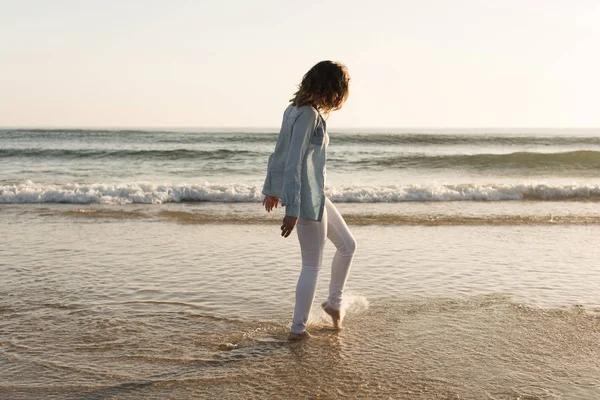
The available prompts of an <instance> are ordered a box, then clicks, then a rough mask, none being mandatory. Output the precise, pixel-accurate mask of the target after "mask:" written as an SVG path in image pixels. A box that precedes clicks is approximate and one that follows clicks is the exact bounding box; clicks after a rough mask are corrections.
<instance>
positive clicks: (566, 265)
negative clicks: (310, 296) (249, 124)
mask: <svg viewBox="0 0 600 400" xmlns="http://www.w3.org/2000/svg"><path fill="white" fill-rule="evenodd" d="M329 135H330V144H329V148H328V163H327V185H326V194H327V196H328V197H329V198H330V199H331V200H332V201H333V203H334V204H336V206H337V207H338V209H339V210H340V212H341V213H342V215H343V216H344V217H345V219H346V221H347V222H348V225H349V226H350V229H351V230H352V231H353V233H354V235H355V237H356V239H357V243H358V250H357V254H356V257H355V260H354V263H353V267H352V271H351V274H350V278H349V281H348V290H347V295H346V299H345V303H344V311H345V319H344V330H342V331H341V332H339V333H338V332H333V331H331V330H330V329H328V321H327V318H325V315H324V314H323V312H322V311H321V310H320V309H319V307H315V309H314V310H313V312H312V314H311V321H310V326H309V331H310V332H311V334H312V335H313V336H312V338H310V339H309V340H306V341H302V342H300V343H289V342H288V341H287V333H288V332H289V327H290V323H291V314H292V311H293V304H294V290H295V282H296V279H297V277H298V274H299V272H300V251H299V246H298V243H297V239H296V236H295V234H292V236H291V237H290V238H287V239H284V238H281V237H280V235H279V225H280V220H281V218H282V217H283V214H284V213H283V210H282V209H281V207H280V208H278V209H276V210H275V211H274V212H273V213H271V214H267V213H266V212H265V211H264V209H262V208H261V201H262V194H261V188H262V183H263V180H264V175H265V172H266V163H267V158H268V156H269V154H270V153H271V152H272V151H273V148H274V146H275V140H276V137H277V134H276V132H275V131H273V130H265V131H261V130H257V129H239V130H238V131H234V130H210V129H198V130H194V129H186V130H164V131H159V130H116V129H112V130H101V129H98V130H64V129H53V130H49V129H0V215H1V216H2V218H1V219H0V276H1V277H2V279H1V280H0V398H2V399H37V398H60V399H63V398H67V399H76V398H77V399H79V398H81V399H107V398H111V399H127V398H157V399H164V398H177V399H186V398H189V399H198V398H203V399H204V398H206V399H229V398H231V399H238V398H240V399H242V398H243V399H267V398H268V399H271V398H272V399H279V398H281V399H291V398H299V399H317V398H319V399H338V398H339V399H341V398H343V399H347V398H356V399H371V398H373V399H379V398H381V399H554V398H557V399H558V398H561V399H592V398H600V364H598V359H599V357H600V350H599V349H598V339H599V337H600V336H599V335H600V292H599V291H598V287H600V261H599V260H600V246H598V245H597V244H598V237H600V213H599V212H598V204H600V203H599V201H600V176H599V174H598V171H599V170H600V129H599V130H593V129H587V130H574V129H571V130H560V129H555V130H543V129H539V130H532V129H529V130H527V129H506V130H491V129H490V130H460V129H454V130H435V129H429V130H406V129H405V130H391V129H386V130H377V129H365V130H358V129H357V130H345V131H344V130H341V131H336V130H335V129H333V130H332V131H331V132H329ZM332 257H333V246H332V245H331V244H328V245H327V246H326V254H325V258H324V264H323V269H322V271H321V277H320V284H319V289H318V293H317V300H316V303H315V305H318V304H320V302H319V301H318V300H319V299H324V298H325V294H326V289H327V282H328V278H329V264H330V263H331V259H332Z"/></svg>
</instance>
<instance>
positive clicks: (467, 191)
mask: <svg viewBox="0 0 600 400" xmlns="http://www.w3.org/2000/svg"><path fill="white" fill-rule="evenodd" d="M261 189H262V188H261V187H260V186H257V185H248V184H242V183H233V184H211V183H205V184H190V185H188V184H179V185H171V184H155V183H149V182H132V183H126V184H105V183H97V184H75V183H72V184H64V185H51V184H39V183H34V182H31V181H26V182H24V183H20V184H15V185H0V203H4V204H19V203H73V204H94V203H98V204H163V203H178V202H242V203H250V202H259V201H262V198H263V195H262V193H261ZM326 195H327V196H328V197H329V198H330V199H332V201H334V202H345V203H399V202H446V201H514V200H529V201H563V200H577V201H600V185H594V184H571V185H560V184H543V183H523V184H488V185H479V184H462V185H390V186H337V187H329V188H327V190H326Z"/></svg>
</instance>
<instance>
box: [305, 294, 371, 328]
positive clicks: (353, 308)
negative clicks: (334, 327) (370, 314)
mask: <svg viewBox="0 0 600 400" xmlns="http://www.w3.org/2000/svg"><path fill="white" fill-rule="evenodd" d="M368 309H369V300H368V299H367V298H366V297H365V296H361V295H358V294H355V293H352V292H346V293H344V297H343V298H342V304H341V307H340V315H341V317H342V322H343V320H344V318H345V317H346V315H348V314H358V313H361V312H364V311H366V310H368ZM308 325H310V326H312V327H317V328H318V327H323V326H330V325H331V317H330V316H329V315H328V314H327V313H326V312H325V311H323V309H322V308H321V306H320V303H319V304H317V303H316V302H315V304H313V309H312V311H311V313H310V315H309V317H308Z"/></svg>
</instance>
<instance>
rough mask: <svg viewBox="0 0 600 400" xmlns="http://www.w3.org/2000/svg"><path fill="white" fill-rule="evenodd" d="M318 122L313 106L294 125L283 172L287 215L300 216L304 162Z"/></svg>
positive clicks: (301, 114) (283, 201) (283, 196)
mask: <svg viewBox="0 0 600 400" xmlns="http://www.w3.org/2000/svg"><path fill="white" fill-rule="evenodd" d="M316 124H317V115H316V113H315V111H314V110H313V108H312V107H311V108H307V109H305V111H303V112H301V113H300V115H299V116H298V117H297V118H296V120H295V121H294V124H293V125H292V138H291V142H290V147H289V150H288V154H287V159H286V163H285V170H284V172H283V194H282V198H281V202H282V203H283V204H284V205H285V215H287V216H291V217H299V216H300V188H301V179H302V163H303V162H304V156H305V154H306V150H307V148H308V143H309V141H310V136H311V135H312V133H313V131H314V130H315V126H316Z"/></svg>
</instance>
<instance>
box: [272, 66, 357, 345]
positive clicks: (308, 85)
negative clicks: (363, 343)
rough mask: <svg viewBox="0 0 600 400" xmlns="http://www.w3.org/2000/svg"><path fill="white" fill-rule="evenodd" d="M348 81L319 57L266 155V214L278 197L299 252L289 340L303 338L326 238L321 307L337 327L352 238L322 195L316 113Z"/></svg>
mask: <svg viewBox="0 0 600 400" xmlns="http://www.w3.org/2000/svg"><path fill="white" fill-rule="evenodd" d="M349 81H350V77H349V75H348V70H347V69H346V67H345V66H344V65H342V64H340V63H337V62H332V61H322V62H320V63H318V64H316V65H315V66H313V67H312V68H311V69H310V70H309V71H308V72H307V73H306V74H305V75H304V77H303V78H302V82H301V83H300V85H299V88H298V91H297V92H296V93H295V95H294V97H293V98H292V99H291V100H290V103H291V104H290V105H289V106H288V107H287V108H286V110H285V112H284V114H283V122H282V124H281V130H280V133H279V137H278V139H277V144H276V145H275V151H274V152H273V154H271V156H270V157H269V162H268V169H267V177H266V179H265V184H264V187H263V194H264V195H265V198H264V200H263V205H264V206H265V209H266V210H267V212H271V211H272V210H273V208H275V207H277V205H278V204H279V201H280V200H281V204H282V205H283V206H285V217H284V218H283V223H282V225H281V235H282V236H283V237H286V238H287V237H288V236H289V235H290V234H291V233H292V231H293V230H294V227H296V228H297V233H298V240H299V242H300V250H301V254H302V271H301V272H300V277H299V278H298V284H297V286H296V306H295V308H294V317H293V321H292V328H291V332H290V335H289V339H290V340H300V339H304V338H306V337H308V336H309V335H308V332H307V331H306V324H307V321H308V315H309V313H310V309H311V307H312V303H313V300H314V297H315V291H316V288H317V280H318V275H319V270H320V268H321V263H322V260H323V247H324V246H325V239H326V238H328V239H329V240H331V241H332V242H333V244H334V245H335V247H336V249H337V250H336V252H335V256H334V258H333V262H332V265H331V282H330V284H329V297H328V298H327V300H326V301H325V302H323V304H322V307H323V309H324V310H325V312H326V313H327V314H329V315H330V316H331V318H332V321H333V326H334V327H335V328H337V329H340V328H341V315H340V307H341V302H342V295H343V292H344V287H345V285H346V280H347V278H348V273H349V272H350V266H351V264H352V258H353V257H354V252H355V249H356V241H355V240H354V237H353V236H352V233H351V232H350V230H349V229H348V226H347V225H346V222H345V221H344V219H343V218H342V216H341V215H340V213H339V212H338V210H337V209H336V208H335V206H334V205H333V203H332V202H331V201H330V200H329V199H328V198H326V197H325V192H324V187H325V164H326V159H327V157H326V153H327V146H328V144H329V135H328V134H327V124H326V122H325V118H323V116H322V114H325V115H327V116H329V113H330V112H331V111H335V110H339V109H340V108H341V107H342V106H343V104H344V102H345V101H346V99H347V98H348V84H349Z"/></svg>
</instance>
